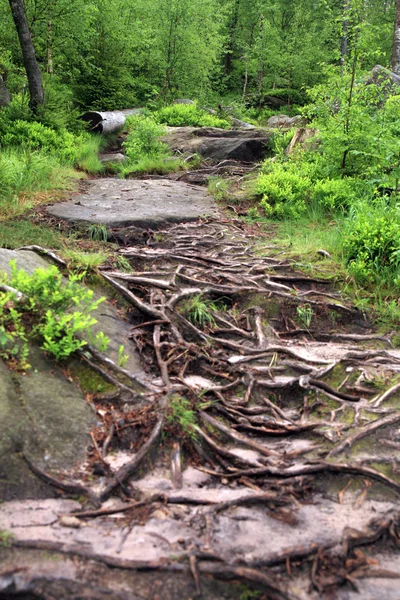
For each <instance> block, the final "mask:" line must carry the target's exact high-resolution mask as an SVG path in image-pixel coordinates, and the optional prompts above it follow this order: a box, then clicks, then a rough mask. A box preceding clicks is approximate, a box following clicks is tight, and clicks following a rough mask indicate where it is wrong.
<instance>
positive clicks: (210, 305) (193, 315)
mask: <svg viewBox="0 0 400 600" xmlns="http://www.w3.org/2000/svg"><path fill="white" fill-rule="evenodd" d="M219 309H220V306H219V305H218V304H217V303H216V302H212V301H211V300H208V299H207V298H204V297H203V296H202V295H196V296H192V297H191V298H189V299H188V300H186V301H185V302H182V305H181V307H180V310H181V311H182V313H183V314H184V315H185V316H186V317H187V318H188V319H189V321H192V323H194V324H195V325H201V326H203V327H204V326H205V325H208V326H209V327H211V328H213V327H216V322H215V319H214V317H213V314H212V312H213V311H214V312H216V311H218V310H219Z"/></svg>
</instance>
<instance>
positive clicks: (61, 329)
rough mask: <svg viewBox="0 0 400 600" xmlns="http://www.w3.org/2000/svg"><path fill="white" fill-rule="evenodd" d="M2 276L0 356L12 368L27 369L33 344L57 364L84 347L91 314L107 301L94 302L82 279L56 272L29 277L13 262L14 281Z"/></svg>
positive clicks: (39, 272)
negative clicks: (64, 276)
mask: <svg viewBox="0 0 400 600" xmlns="http://www.w3.org/2000/svg"><path fill="white" fill-rule="evenodd" d="M0 277H1V279H0V321H1V324H0V355H1V357H2V358H4V359H5V360H6V361H7V362H8V363H9V365H11V366H12V365H13V366H15V367H16V368H20V369H28V368H29V366H30V365H29V343H30V342H37V343H38V344H39V345H40V347H41V348H42V349H43V350H45V351H46V352H48V353H49V354H51V355H52V356H54V357H55V358H56V359H57V360H62V359H65V358H67V357H68V356H70V355H71V354H72V353H73V352H75V351H76V350H78V349H79V348H82V347H83V346H85V345H86V342H85V341H84V340H83V339H81V337H80V336H81V335H83V334H86V335H90V330H91V327H92V325H94V324H95V323H96V319H95V318H94V317H93V316H92V314H91V313H92V312H93V311H94V310H95V309H96V308H97V307H98V306H99V304H100V303H101V302H102V301H103V300H104V298H99V299H94V294H93V291H92V290H90V289H88V288H86V287H84V286H82V285H80V283H79V282H80V280H81V277H80V276H79V275H71V276H70V277H69V279H68V280H66V281H63V277H62V275H61V274H60V273H59V271H58V269H57V268H56V267H49V268H48V269H43V268H38V269H36V270H35V272H34V273H33V274H32V275H29V274H28V273H26V272H25V271H24V270H22V269H17V267H16V264H15V262H11V276H10V277H8V276H7V275H6V274H2V275H1V276H0ZM102 337H104V336H102ZM101 341H102V342H104V340H101ZM103 345H104V343H103Z"/></svg>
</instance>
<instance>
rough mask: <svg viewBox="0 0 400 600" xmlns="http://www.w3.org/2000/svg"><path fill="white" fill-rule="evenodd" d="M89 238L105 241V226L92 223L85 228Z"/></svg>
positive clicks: (106, 235) (106, 234)
mask: <svg viewBox="0 0 400 600" xmlns="http://www.w3.org/2000/svg"><path fill="white" fill-rule="evenodd" d="M87 233H88V235H89V238H90V239H91V240H93V241H94V242H106V241H107V238H108V233H107V226H106V225H100V224H99V223H92V224H91V225H89V227H88V229H87Z"/></svg>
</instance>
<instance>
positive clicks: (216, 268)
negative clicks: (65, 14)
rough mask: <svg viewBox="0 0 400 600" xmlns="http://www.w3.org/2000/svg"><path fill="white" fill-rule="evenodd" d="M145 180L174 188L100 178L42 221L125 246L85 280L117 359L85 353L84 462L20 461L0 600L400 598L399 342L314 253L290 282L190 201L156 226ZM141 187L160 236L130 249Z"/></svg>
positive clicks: (275, 259) (6, 515)
mask: <svg viewBox="0 0 400 600" xmlns="http://www.w3.org/2000/svg"><path fill="white" fill-rule="evenodd" d="M154 183H157V186H156V187H157V190H158V192H157V194H158V193H160V194H164V192H165V190H170V189H172V188H170V185H171V184H170V182H168V183H166V182H164V181H161V182H150V184H149V182H132V181H128V182H119V183H118V185H119V186H120V187H119V188H117V182H116V181H114V180H112V179H108V180H105V181H102V180H98V181H96V182H94V183H93V184H92V185H91V188H90V190H89V194H88V195H87V196H80V197H79V198H78V199H77V198H74V200H73V201H72V202H71V203H66V204H59V205H57V206H55V207H53V208H51V209H50V212H51V214H53V215H57V216H58V217H63V218H66V219H69V218H71V220H72V221H74V219H77V220H78V221H79V220H83V221H91V222H95V223H103V224H104V223H106V224H107V225H108V226H109V233H110V235H112V236H113V237H114V239H123V240H124V242H125V245H124V246H123V247H121V248H120V250H119V254H120V255H121V256H123V257H124V258H125V259H126V260H127V261H129V263H130V266H131V272H130V273H127V272H122V271H115V270H110V269H102V270H101V271H100V275H101V277H102V278H103V280H104V282H105V285H107V289H109V290H111V289H112V290H113V292H114V294H115V295H116V296H117V297H118V298H120V300H121V305H124V306H125V312H126V319H127V320H128V321H129V323H128V324H129V334H128V335H129V338H130V340H131V343H132V349H129V347H128V354H129V355H130V358H129V361H130V362H129V363H128V364H127V365H125V366H123V367H121V366H120V365H118V364H117V361H116V358H115V354H114V355H112V354H110V355H109V356H107V357H104V356H102V355H101V354H100V353H99V352H97V351H96V350H95V349H93V348H91V347H88V348H87V352H85V354H84V355H82V356H81V359H82V360H83V361H85V363H86V364H87V365H89V366H90V367H91V368H96V371H97V374H98V375H101V376H103V377H104V380H105V381H107V383H108V384H110V385H109V386H108V387H107V389H106V391H105V392H100V393H92V394H89V395H88V394H87V395H86V400H87V401H88V402H89V403H90V406H92V407H93V408H94V413H93V414H94V415H95V422H93V421H91V420H90V419H89V420H88V421H87V422H86V425H85V427H86V431H87V433H89V431H90V434H91V438H90V445H89V449H88V453H87V455H86V457H85V458H84V459H83V458H82V454H81V456H80V460H77V461H75V464H74V465H71V464H70V463H68V467H67V468H62V467H61V464H60V461H58V463H57V464H56V466H55V464H54V463H52V461H51V455H52V452H53V449H52V447H51V444H49V447H48V448H47V454H49V455H50V459H49V457H47V458H46V456H44V455H43V454H42V455H40V448H39V447H38V448H36V449H35V452H32V453H30V452H29V446H28V447H25V448H23V449H22V450H23V453H24V454H23V457H22V459H21V460H24V461H25V469H27V470H30V476H31V477H34V478H36V479H37V480H38V481H40V482H42V483H41V485H42V486H44V487H41V488H40V494H39V493H36V494H35V493H32V494H29V493H27V491H26V490H25V489H24V492H23V493H22V494H19V495H18V494H15V500H10V501H8V502H4V503H3V504H1V505H0V529H1V530H2V532H3V533H2V537H0V540H3V547H1V546H0V557H1V564H0V598H14V597H16V598H18V597H19V598H45V599H46V600H47V599H50V598H55V597H58V598H81V597H85V598H93V599H95V598H96V599H97V598H121V599H122V598H126V599H132V600H136V599H138V600H139V599H141V600H142V599H143V600H144V599H146V600H150V599H153V600H155V599H156V598H162V599H163V600H175V599H178V598H179V599H180V598H184V599H189V598H195V597H202V598H207V599H215V600H217V599H219V598H226V599H230V598H238V599H240V600H247V599H249V598H264V599H271V600H275V599H279V600H283V599H287V600H295V599H297V600H300V599H302V600H306V599H311V600H317V599H319V598H326V599H327V600H328V599H329V600H330V599H334V598H338V599H344V600H347V599H349V600H350V599H351V600H355V599H356V598H363V599H370V600H375V599H376V598H377V597H378V596H379V597H380V596H382V597H384V598H387V599H393V600H394V599H398V597H399V589H400V588H399V586H400V582H399V581H398V579H397V578H398V574H399V572H400V568H399V567H400V555H399V553H398V550H397V549H398V545H399V526H400V512H399V493H400V479H399V476H398V459H397V453H398V449H399V447H400V437H399V426H400V409H399V406H398V405H399V400H400V384H399V372H400V351H399V350H398V349H396V348H395V347H394V346H393V343H394V342H395V336H394V335H393V333H391V334H388V335H381V334H377V333H376V332H375V331H374V329H373V327H372V326H371V325H370V324H369V323H368V322H367V321H366V320H365V319H364V317H363V315H361V314H360V313H359V312H358V311H357V310H356V309H354V307H352V306H349V305H348V304H347V303H346V302H345V301H344V300H343V299H342V298H341V297H340V295H339V294H338V291H337V290H336V289H335V286H334V284H333V282H332V277H331V275H332V274H330V273H328V272H326V271H325V268H324V262H323V259H321V266H320V270H319V272H318V276H317V277H312V276H309V275H306V274H304V273H303V272H302V271H301V270H299V268H298V266H297V265H296V264H295V263H294V262H293V261H292V260H289V259H287V258H286V257H285V255H284V249H282V248H279V247H277V246H276V245H275V244H274V242H273V240H272V241H271V240H265V238H264V239H262V238H260V234H259V232H258V231H257V230H256V229H255V228H251V227H249V226H247V225H245V224H243V223H241V222H239V221H235V220H229V219H226V218H225V217H224V216H223V215H222V214H220V215H219V216H217V207H216V206H215V205H213V203H212V201H211V200H210V199H209V198H207V197H206V194H204V192H203V191H202V190H198V189H195V190H194V191H193V193H194V194H195V197H196V199H199V202H200V197H201V202H202V203H203V202H204V203H203V204H201V208H200V209H199V213H198V214H195V212H196V211H194V212H193V213H190V210H191V209H192V208H193V206H194V204H195V203H194V201H192V200H189V199H188V200H187V202H186V205H185V208H182V207H181V208H180V209H179V210H180V211H182V213H181V214H183V215H184V216H185V217H186V216H187V217H188V220H190V219H196V220H194V221H192V222H187V223H182V222H181V223H177V224H171V219H170V218H169V215H170V214H171V213H167V210H166V208H165V207H166V206H167V204H168V202H169V201H170V200H169V199H168V193H169V192H168V193H166V195H164V196H162V197H161V196H160V195H158V196H157V202H155V197H154V196H153V195H152V194H151V186H152V185H153V184H154ZM180 185H184V184H180ZM121 186H124V188H123V189H122V187H121ZM146 186H147V187H146ZM193 187H194V186H190V188H185V189H192V188H193ZM128 188H129V190H128ZM146 189H147V193H148V194H149V195H148V204H147V205H148V206H150V207H151V210H152V211H153V208H154V209H155V208H157V211H159V213H160V214H163V212H164V220H163V223H164V225H163V226H161V227H159V228H158V229H157V230H156V231H155V230H147V231H146V235H145V236H140V235H139V234H138V228H137V227H138V224H139V223H138V221H137V220H135V219H136V217H135V216H133V217H132V214H133V213H134V212H135V211H133V210H132V212H131V213H129V210H130V209H133V208H135V207H136V204H135V197H136V196H135V193H136V192H137V194H138V196H137V197H138V198H139V199H140V202H139V203H138V204H139V205H140V206H141V207H142V208H144V211H145V210H146V204H145V203H144V200H142V199H145V198H146V197H147V196H146V194H145V191H146ZM174 189H175V188H174ZM160 190H161V192H160ZM96 191H97V194H98V193H99V194H100V196H99V195H97V194H96V196H93V194H94V193H95V192H96ZM101 194H106V196H105V197H104V200H103V199H102V196H101ZM111 194H113V196H111ZM124 194H125V195H129V194H132V197H131V196H129V198H127V197H126V196H124ZM118 196H119V197H118ZM181 200H182V198H181V197H179V200H178V201H179V202H181ZM171 202H172V200H171ZM196 202H197V200H196ZM156 204H157V206H155V205H156ZM100 205H102V206H100ZM104 205H105V206H104ZM199 206H200V205H199ZM117 207H118V209H117ZM162 207H164V208H162ZM195 208H196V210H197V208H198V207H195ZM205 209H206V210H205ZM101 211H103V212H101ZM107 211H108V212H107ZM203 211H204V212H208V214H209V216H208V217H207V218H204V217H203V218H201V219H197V217H198V216H200V215H204V212H203ZM121 212H122V214H121ZM128 213H129V214H128ZM100 214H106V217H104V220H102V219H103V217H101V216H99V215H100ZM71 215H72V216H71ZM96 215H97V216H96ZM174 218H175V217H174ZM132 219H133V220H132ZM144 219H145V221H144V222H145V223H147V224H149V225H150V223H149V222H148V221H146V218H144ZM74 222H75V221H74ZM157 223H158V225H160V221H157ZM152 224H153V227H154V224H155V222H154V221H152ZM121 232H122V233H121ZM138 240H139V241H138ZM133 241H134V242H135V243H133ZM115 318H116V319H117V318H120V316H117V315H115ZM101 320H102V319H101V318H100V321H101ZM103 321H104V318H103ZM123 322H124V327H126V326H127V323H126V321H123ZM100 325H101V322H100ZM134 349H135V350H134ZM138 358H139V359H140V364H141V368H140V370H138V369H136V368H135V367H134V366H133V365H137V364H138ZM132 361H134V362H132ZM54 368H55V367H54ZM26 379H28V378H26ZM71 385H74V384H71ZM10 410H11V409H10ZM77 414H78V413H77ZM21 418H22V417H21ZM82 435H83V434H82ZM74 443H75V442H74ZM20 450H21V448H18V447H17V448H15V447H14V450H13V451H14V452H20ZM77 458H78V457H77ZM46 489H47V490H48V493H47V499H44V498H46V493H45V491H44V490H46Z"/></svg>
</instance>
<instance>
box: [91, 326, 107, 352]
mask: <svg viewBox="0 0 400 600" xmlns="http://www.w3.org/2000/svg"><path fill="white" fill-rule="evenodd" d="M88 339H89V341H90V342H92V343H93V344H94V345H95V346H96V348H97V349H98V350H100V352H105V351H106V350H107V347H108V344H109V341H110V340H109V339H108V337H107V336H106V335H105V334H104V333H103V332H102V331H99V332H98V333H97V335H96V336H95V338H94V339H93V336H92V335H91V333H90V332H89V335H88Z"/></svg>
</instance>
